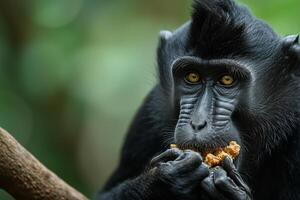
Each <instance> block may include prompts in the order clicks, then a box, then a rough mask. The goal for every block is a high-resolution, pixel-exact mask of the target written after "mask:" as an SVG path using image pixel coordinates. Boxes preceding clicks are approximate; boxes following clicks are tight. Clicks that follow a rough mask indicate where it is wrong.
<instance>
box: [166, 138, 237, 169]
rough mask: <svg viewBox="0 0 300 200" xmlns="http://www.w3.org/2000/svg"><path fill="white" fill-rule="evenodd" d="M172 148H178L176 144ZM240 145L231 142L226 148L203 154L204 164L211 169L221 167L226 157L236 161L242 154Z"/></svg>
mask: <svg viewBox="0 0 300 200" xmlns="http://www.w3.org/2000/svg"><path fill="white" fill-rule="evenodd" d="M170 147H171V148H178V147H177V145H176V144H171V145H170ZM240 149H241V147H240V145H238V143H237V142H235V141H231V142H230V143H229V145H228V146H227V147H225V148H218V149H216V150H214V151H213V152H205V153H201V155H202V157H203V160H204V163H205V164H207V165H208V166H210V167H215V166H217V165H220V164H221V163H222V161H223V160H224V159H225V157H226V156H228V157H230V158H231V159H235V158H236V157H237V156H238V155H239V153H240Z"/></svg>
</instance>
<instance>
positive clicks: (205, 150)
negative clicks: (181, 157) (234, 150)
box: [178, 144, 227, 157]
mask: <svg viewBox="0 0 300 200" xmlns="http://www.w3.org/2000/svg"><path fill="white" fill-rule="evenodd" d="M226 146H227V145H225V144H224V145H222V146H218V147H206V148H203V147H197V146H194V145H187V146H178V147H179V149H181V150H192V151H195V152H197V153H200V154H201V156H202V157H205V156H206V155H207V154H208V153H212V154H213V153H214V152H216V151H219V150H221V149H223V148H225V147H226Z"/></svg>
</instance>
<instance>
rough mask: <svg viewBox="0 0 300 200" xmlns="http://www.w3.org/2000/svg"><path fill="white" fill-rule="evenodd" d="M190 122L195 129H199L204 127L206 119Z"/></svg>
mask: <svg viewBox="0 0 300 200" xmlns="http://www.w3.org/2000/svg"><path fill="white" fill-rule="evenodd" d="M190 124H191V126H192V128H193V129H194V130H195V131H200V130H201V129H203V128H205V127H206V125H207V122H206V121H199V122H195V121H191V122H190Z"/></svg>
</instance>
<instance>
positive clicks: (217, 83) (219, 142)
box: [172, 57, 249, 152]
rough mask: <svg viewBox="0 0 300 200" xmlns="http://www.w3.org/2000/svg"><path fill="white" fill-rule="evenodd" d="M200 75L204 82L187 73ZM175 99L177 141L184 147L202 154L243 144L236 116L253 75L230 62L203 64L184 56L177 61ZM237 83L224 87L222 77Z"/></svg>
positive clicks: (218, 61) (175, 64) (215, 61)
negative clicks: (232, 143) (235, 121)
mask: <svg viewBox="0 0 300 200" xmlns="http://www.w3.org/2000/svg"><path fill="white" fill-rule="evenodd" d="M191 72H192V73H195V74H198V75H199V77H200V80H199V81H198V82H197V83H190V82H188V81H187V80H186V79H187V78H186V77H187V74H190V73H191ZM172 73H173V79H174V96H175V101H176V105H177V107H178V108H179V109H178V122H177V125H176V129H175V142H176V144H177V145H179V146H180V147H181V148H193V149H197V150H198V151H200V152H203V151H207V150H209V149H215V148H217V147H224V146H226V145H228V143H229V142H230V141H237V142H239V141H240V137H239V134H238V132H237V130H236V128H235V126H234V124H233V120H232V116H233V113H234V112H235V110H236V108H237V105H238V104H239V100H240V96H241V94H242V89H243V88H245V85H246V82H247V79H248V78H249V77H248V76H249V73H248V71H247V70H246V69H244V68H242V66H239V65H237V64H236V63H234V62H232V63H231V62H230V61H228V60H226V61H222V60H214V61H203V60H201V59H198V58H196V57H184V58H181V59H178V60H177V61H175V62H174V64H173V68H172ZM224 76H230V77H232V78H233V80H234V81H233V83H232V84H230V85H224V84H223V83H222V77H224Z"/></svg>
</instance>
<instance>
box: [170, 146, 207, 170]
mask: <svg viewBox="0 0 300 200" xmlns="http://www.w3.org/2000/svg"><path fill="white" fill-rule="evenodd" d="M172 164H173V165H174V166H176V169H177V170H178V171H180V172H190V171H193V170H194V169H196V168H198V167H199V166H200V165H201V164H202V157H201V155H200V154H199V153H196V152H194V151H184V152H183V154H181V155H180V156H179V157H178V158H177V159H176V160H175V161H173V162H172Z"/></svg>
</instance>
